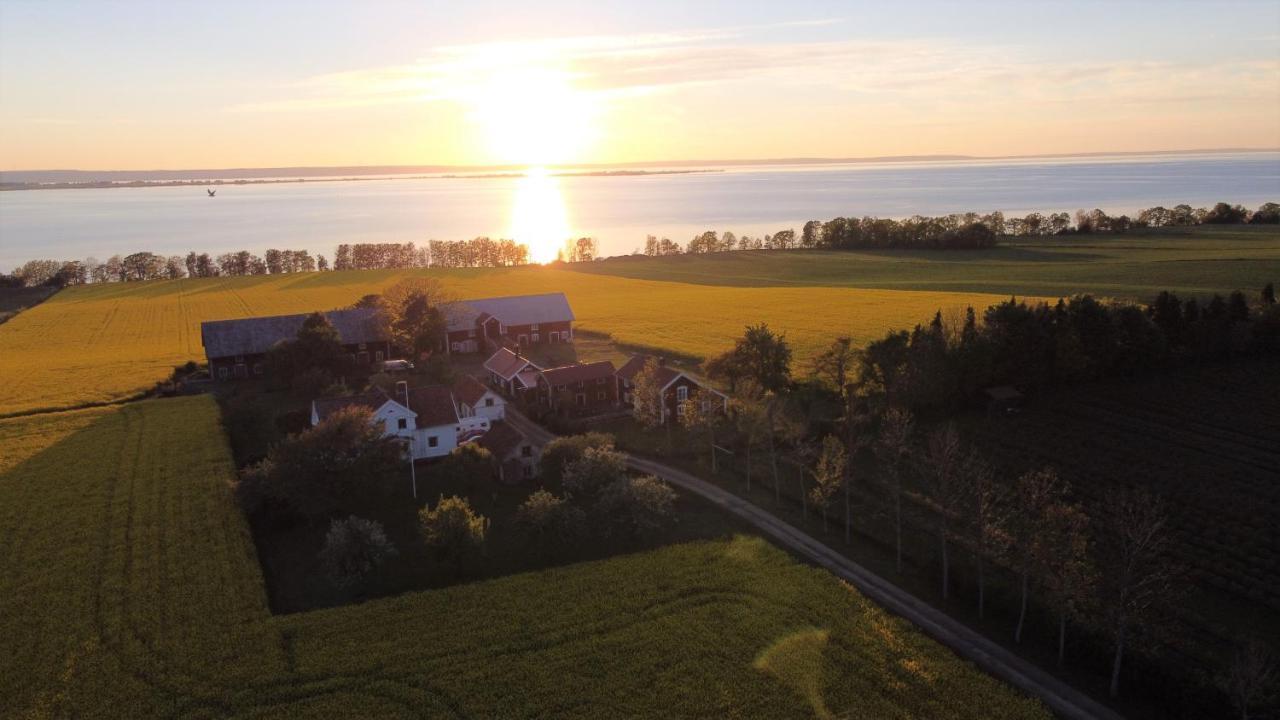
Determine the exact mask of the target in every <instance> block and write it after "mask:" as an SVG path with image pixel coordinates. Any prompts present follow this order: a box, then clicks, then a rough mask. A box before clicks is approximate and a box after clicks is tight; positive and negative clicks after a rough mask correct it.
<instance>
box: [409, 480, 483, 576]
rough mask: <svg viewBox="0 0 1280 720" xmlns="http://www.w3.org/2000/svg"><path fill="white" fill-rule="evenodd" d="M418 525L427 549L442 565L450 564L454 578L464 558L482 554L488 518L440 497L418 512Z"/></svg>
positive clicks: (455, 500) (457, 500) (467, 505)
mask: <svg viewBox="0 0 1280 720" xmlns="http://www.w3.org/2000/svg"><path fill="white" fill-rule="evenodd" d="M418 524H419V526H420V528H421V530H422V538H423V540H424V541H425V542H426V544H427V547H430V548H433V549H434V550H435V551H436V555H437V556H438V557H439V558H440V559H441V561H442V562H446V563H448V564H451V565H453V569H454V575H455V576H461V575H462V571H463V567H464V565H465V564H466V562H467V560H468V559H470V558H471V557H473V556H475V555H478V554H479V553H480V552H481V551H483V549H484V541H485V535H486V534H487V533H488V531H489V520H488V518H486V517H485V516H483V515H479V514H477V513H476V511H474V510H472V509H471V503H469V502H467V500H466V499H465V498H460V497H458V496H456V495H453V496H450V497H444V496H443V495H441V496H440V500H439V501H438V502H437V503H436V506H435V507H431V506H430V505H428V506H426V507H424V508H422V509H421V510H419V511H418Z"/></svg>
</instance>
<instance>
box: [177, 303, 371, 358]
mask: <svg viewBox="0 0 1280 720" xmlns="http://www.w3.org/2000/svg"><path fill="white" fill-rule="evenodd" d="M376 312H377V311H376V310H374V309H373V308H353V309H350V310H330V311H328V312H326V313H325V314H324V315H325V317H327V318H329V322H330V323H333V327H334V328H335V329H336V330H337V331H338V336H339V337H341V338H342V343H343V344H344V345H354V344H358V343H372V342H383V341H385V340H386V339H387V338H386V337H383V336H382V333H381V332H380V331H379V329H378V323H377V322H376V321H375V315H376ZM309 314H310V313H303V314H301V315H276V316H274V317H255V318H242V319H240V320H210V321H208V322H203V323H200V342H201V344H203V345H204V352H205V355H206V356H208V357H209V358H221V357H231V356H234V355H257V354H259V353H265V352H266V351H268V350H270V349H271V346H272V345H275V344H276V343H278V342H280V341H281V340H292V339H293V338H295V337H297V335H298V329H299V328H301V327H302V322H303V321H304V320H306V319H307V316H308V315H309Z"/></svg>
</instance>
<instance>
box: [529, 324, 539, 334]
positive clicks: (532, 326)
mask: <svg viewBox="0 0 1280 720" xmlns="http://www.w3.org/2000/svg"><path fill="white" fill-rule="evenodd" d="M529 329H530V330H532V331H533V332H538V326H537V325H530V326H529Z"/></svg>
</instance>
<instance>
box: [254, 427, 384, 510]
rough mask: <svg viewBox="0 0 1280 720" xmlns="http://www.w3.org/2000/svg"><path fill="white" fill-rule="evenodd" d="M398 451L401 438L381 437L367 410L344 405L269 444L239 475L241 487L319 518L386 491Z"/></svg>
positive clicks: (358, 506)
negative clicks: (307, 427)
mask: <svg viewBox="0 0 1280 720" xmlns="http://www.w3.org/2000/svg"><path fill="white" fill-rule="evenodd" d="M402 455H403V447H402V446H401V443H400V441H399V440H398V439H396V438H391V437H384V436H383V434H382V430H381V428H380V427H378V426H376V425H374V423H373V416H372V414H371V413H370V412H369V410H367V409H364V408H344V409H341V410H338V411H337V412H334V413H333V414H331V415H329V416H328V417H326V418H325V419H324V420H322V421H321V422H320V423H319V424H318V425H316V426H315V427H312V428H309V429H307V430H304V431H303V432H301V433H298V434H297V435H291V436H289V437H288V438H287V439H285V440H283V441H281V442H279V443H277V444H275V445H273V446H272V447H271V449H270V450H269V451H268V453H267V457H266V459H264V460H262V461H261V462H259V463H257V464H256V465H253V466H251V467H250V468H249V469H248V470H247V471H246V473H245V474H244V476H242V479H241V483H242V485H245V486H246V487H242V488H241V489H242V491H245V492H247V494H249V495H250V496H258V497H263V498H266V499H268V500H270V501H274V502H275V503H277V504H278V505H280V506H282V507H284V508H287V509H288V510H290V511H292V512H296V513H297V514H299V515H301V516H302V517H304V518H306V519H308V520H312V521H315V520H320V519H323V518H326V517H329V516H330V515H332V514H334V513H335V512H339V511H342V512H348V513H350V512H353V511H357V510H359V509H361V508H363V507H367V506H369V505H370V504H372V503H374V502H375V501H376V500H377V498H379V497H382V496H386V495H387V494H389V493H390V492H391V490H392V486H391V480H392V479H394V478H395V477H396V475H397V471H398V470H400V469H402V468H403V467H404V459H403V456H402Z"/></svg>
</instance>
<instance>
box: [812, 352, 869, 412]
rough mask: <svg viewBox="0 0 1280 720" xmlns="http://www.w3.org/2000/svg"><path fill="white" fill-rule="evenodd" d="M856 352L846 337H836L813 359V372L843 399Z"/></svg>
mask: <svg viewBox="0 0 1280 720" xmlns="http://www.w3.org/2000/svg"><path fill="white" fill-rule="evenodd" d="M857 359H858V351H857V350H856V349H855V348H854V346H853V341H852V340H851V339H849V338H848V337H838V338H836V339H835V340H833V341H832V342H831V345H830V346H828V347H827V349H826V350H824V351H823V352H822V353H821V354H820V355H818V356H817V357H816V358H814V359H813V372H814V374H815V375H817V376H818V377H819V378H820V379H822V380H824V381H826V382H827V384H829V385H831V386H832V387H833V388H835V391H836V392H837V393H839V394H840V397H841V398H844V397H845V396H846V395H847V394H848V392H849V383H850V381H851V380H852V376H853V370H854V365H855V363H856V362H857Z"/></svg>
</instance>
